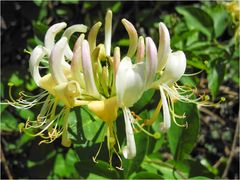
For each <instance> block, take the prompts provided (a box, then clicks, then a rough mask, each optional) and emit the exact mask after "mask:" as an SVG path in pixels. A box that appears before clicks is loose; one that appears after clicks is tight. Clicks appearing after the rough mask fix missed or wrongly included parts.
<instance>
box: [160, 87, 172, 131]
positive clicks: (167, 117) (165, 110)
mask: <svg viewBox="0 0 240 180" xmlns="http://www.w3.org/2000/svg"><path fill="white" fill-rule="evenodd" d="M160 94H161V98H162V106H163V127H162V130H163V131H165V130H167V129H169V128H170V126H171V117H170V112H169V108H168V103H167V98H166V95H165V93H164V90H163V88H162V87H160Z"/></svg>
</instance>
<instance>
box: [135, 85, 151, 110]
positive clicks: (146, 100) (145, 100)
mask: <svg viewBox="0 0 240 180" xmlns="http://www.w3.org/2000/svg"><path fill="white" fill-rule="evenodd" d="M154 93H155V90H153V89H151V90H148V91H145V92H144V93H143V95H142V97H141V98H140V99H139V100H138V102H137V103H136V104H135V105H134V107H133V108H132V110H133V111H134V112H139V111H140V110H142V109H143V108H144V107H145V106H146V105H148V104H150V103H151V101H152V100H153V99H152V97H153V95H154Z"/></svg>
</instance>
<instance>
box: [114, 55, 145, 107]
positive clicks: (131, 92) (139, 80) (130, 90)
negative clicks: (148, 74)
mask: <svg viewBox="0 0 240 180" xmlns="http://www.w3.org/2000/svg"><path fill="white" fill-rule="evenodd" d="M144 69H145V64H144V63H138V64H135V65H133V64H132V62H131V59H130V58H129V57H125V58H123V60H122V61H121V62H120V64H119V67H118V72H117V76H116V92H117V97H118V102H119V105H120V107H124V106H126V107H131V106H133V104H134V103H136V102H137V101H138V100H139V99H140V97H141V96H142V94H143V92H144V88H145V73H144Z"/></svg>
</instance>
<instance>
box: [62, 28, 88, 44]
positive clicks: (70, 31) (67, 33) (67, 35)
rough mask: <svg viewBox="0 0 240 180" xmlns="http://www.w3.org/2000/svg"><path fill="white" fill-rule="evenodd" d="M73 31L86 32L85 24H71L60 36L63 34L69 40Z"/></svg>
mask: <svg viewBox="0 0 240 180" xmlns="http://www.w3.org/2000/svg"><path fill="white" fill-rule="evenodd" d="M75 32H79V33H85V32H87V26H85V25H83V24H75V25H72V26H70V27H68V28H67V29H66V30H65V31H64V33H63V35H62V36H65V37H66V38H67V39H68V40H70V38H71V36H72V35H73V33H75Z"/></svg>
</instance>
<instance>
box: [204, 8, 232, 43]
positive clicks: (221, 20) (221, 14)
mask: <svg viewBox="0 0 240 180" xmlns="http://www.w3.org/2000/svg"><path fill="white" fill-rule="evenodd" d="M204 7H205V8H204V10H206V11H207V12H208V14H209V15H210V16H211V17H212V19H213V24H214V36H215V37H216V38H218V37H219V36H221V35H222V34H223V32H224V31H225V30H226V28H227V27H228V26H229V24H230V17H229V13H228V12H227V11H226V7H224V6H223V5H222V4H217V5H215V6H204Z"/></svg>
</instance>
